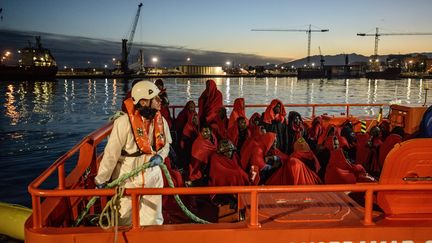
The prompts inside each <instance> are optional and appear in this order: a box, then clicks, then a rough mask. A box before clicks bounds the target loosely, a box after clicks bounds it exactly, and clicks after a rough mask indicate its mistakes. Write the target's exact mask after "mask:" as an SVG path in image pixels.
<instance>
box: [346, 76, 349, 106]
mask: <svg viewBox="0 0 432 243" xmlns="http://www.w3.org/2000/svg"><path fill="white" fill-rule="evenodd" d="M345 103H346V104H348V103H349V79H345Z"/></svg>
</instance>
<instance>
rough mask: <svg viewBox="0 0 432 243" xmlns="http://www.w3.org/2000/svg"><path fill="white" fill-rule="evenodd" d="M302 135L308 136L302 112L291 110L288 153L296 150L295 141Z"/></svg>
mask: <svg viewBox="0 0 432 243" xmlns="http://www.w3.org/2000/svg"><path fill="white" fill-rule="evenodd" d="M301 137H306V129H305V126H304V124H303V119H302V118H301V115H300V113H298V112H296V111H291V112H290V113H289V114H288V150H287V151H285V152H286V153H287V154H291V153H292V152H293V150H294V143H295V142H296V141H297V140H298V139H299V138H301Z"/></svg>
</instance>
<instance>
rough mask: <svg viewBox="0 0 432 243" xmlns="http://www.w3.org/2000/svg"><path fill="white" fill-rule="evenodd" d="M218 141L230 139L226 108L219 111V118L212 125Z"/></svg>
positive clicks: (223, 107)
mask: <svg viewBox="0 0 432 243" xmlns="http://www.w3.org/2000/svg"><path fill="white" fill-rule="evenodd" d="M210 126H211V128H212V130H213V133H214V134H215V135H216V138H217V139H222V138H227V137H228V118H227V112H226V108H225V106H222V107H221V108H219V110H218V116H217V117H215V119H214V120H213V122H212V123H211V124H210Z"/></svg>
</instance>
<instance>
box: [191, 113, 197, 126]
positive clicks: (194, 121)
mask: <svg viewBox="0 0 432 243" xmlns="http://www.w3.org/2000/svg"><path fill="white" fill-rule="evenodd" d="M192 124H193V125H194V126H198V115H194V116H193V117H192Z"/></svg>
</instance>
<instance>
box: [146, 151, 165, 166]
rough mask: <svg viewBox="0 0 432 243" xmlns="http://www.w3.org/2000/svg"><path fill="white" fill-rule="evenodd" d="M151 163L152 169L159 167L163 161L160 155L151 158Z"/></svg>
mask: <svg viewBox="0 0 432 243" xmlns="http://www.w3.org/2000/svg"><path fill="white" fill-rule="evenodd" d="M149 163H150V167H153V166H157V165H160V164H162V163H163V159H162V157H161V156H160V155H159V154H155V155H153V157H151V159H150V161H149Z"/></svg>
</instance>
